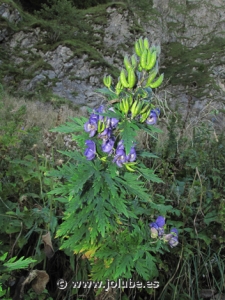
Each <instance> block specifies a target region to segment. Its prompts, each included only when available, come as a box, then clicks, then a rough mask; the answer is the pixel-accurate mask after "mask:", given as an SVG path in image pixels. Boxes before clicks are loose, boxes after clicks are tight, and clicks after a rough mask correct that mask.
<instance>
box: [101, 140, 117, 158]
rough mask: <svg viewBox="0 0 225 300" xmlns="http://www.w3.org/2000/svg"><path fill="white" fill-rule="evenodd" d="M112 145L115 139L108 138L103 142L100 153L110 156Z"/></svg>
mask: <svg viewBox="0 0 225 300" xmlns="http://www.w3.org/2000/svg"><path fill="white" fill-rule="evenodd" d="M114 143H115V139H114V138H113V137H112V138H109V139H108V140H106V141H103V144H102V151H103V152H106V153H109V154H111V153H112V149H113V146H114Z"/></svg>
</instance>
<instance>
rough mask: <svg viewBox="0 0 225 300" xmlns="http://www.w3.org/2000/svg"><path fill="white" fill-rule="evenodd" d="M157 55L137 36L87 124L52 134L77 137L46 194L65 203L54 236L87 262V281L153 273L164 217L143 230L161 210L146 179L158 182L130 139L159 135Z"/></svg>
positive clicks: (77, 120) (80, 122)
mask: <svg viewBox="0 0 225 300" xmlns="http://www.w3.org/2000/svg"><path fill="white" fill-rule="evenodd" d="M159 53H160V49H159V47H156V46H151V47H150V46H149V43H148V40H147V39H144V40H143V39H142V38H140V39H139V40H138V41H137V42H136V43H135V54H134V55H133V56H131V57H130V58H128V56H125V58H124V66H125V69H122V70H121V73H120V77H119V78H118V80H117V82H115V83H114V84H113V80H112V77H111V76H105V77H104V79H103V81H104V85H105V87H104V88H102V89H99V90H98V91H99V92H100V93H103V94H104V95H106V97H108V102H107V103H106V104H105V105H101V106H100V107H98V108H96V109H95V110H93V112H92V113H91V114H90V116H89V118H88V119H87V118H84V117H81V118H74V119H72V121H71V122H68V123H66V124H65V125H62V126H60V127H58V128H56V129H53V130H52V131H58V132H63V133H73V134H74V133H78V132H79V134H74V135H73V139H74V140H76V143H77V145H78V147H79V151H74V152H73V151H70V152H69V151H60V152H61V153H62V154H64V155H66V156H68V158H69V160H68V163H67V164H64V165H62V166H61V167H59V168H58V170H55V171H52V172H51V173H50V176H54V177H56V178H58V180H57V182H58V186H57V187H56V188H55V189H54V190H52V191H50V193H49V194H54V195H55V200H56V201H61V202H63V203H65V211H64V215H63V219H62V224H61V225H60V226H59V228H58V231H57V236H56V238H60V239H61V249H69V250H71V251H73V253H75V254H82V255H83V257H86V258H87V259H89V261H90V263H91V266H92V270H91V277H92V279H93V280H103V281H104V280H106V279H108V278H110V279H112V280H113V279H114V280H117V279H118V278H131V277H132V274H134V272H135V273H136V274H138V276H139V277H140V278H141V279H144V280H151V279H152V278H155V277H156V276H157V275H158V269H157V264H156V260H155V253H156V252H157V251H158V250H156V245H155V242H154V238H155V237H159V238H163V237H165V234H164V231H163V226H164V224H165V219H164V218H163V217H159V218H158V219H157V220H156V222H155V223H152V226H151V233H149V231H148V230H147V227H148V222H149V219H150V215H152V213H153V212H155V211H156V209H157V211H158V212H159V213H160V212H161V210H163V211H165V206H164V205H163V204H161V205H160V206H157V205H156V204H154V203H153V199H152V195H151V194H150V193H149V191H148V189H147V188H146V186H147V185H146V182H156V183H159V182H162V181H161V180H160V179H159V178H158V176H157V175H155V174H154V170H152V169H151V168H149V167H146V166H145V165H144V163H143V161H142V159H143V158H145V157H149V156H151V153H148V152H146V151H144V150H143V149H138V144H137V142H136V136H137V135H138V132H139V131H140V130H144V131H145V132H146V133H147V134H149V135H151V136H152V135H154V134H155V133H160V132H161V131H160V130H159V129H158V128H156V127H155V126H154V125H156V124H157V122H158V119H159V116H160V110H159V109H158V108H156V107H155V105H154V97H153V95H154V93H153V89H155V88H157V87H158V86H160V84H161V83H162V79H163V74H161V75H159V76H158V63H157V60H158V56H159ZM61 178H63V181H62V182H61V181H60V180H59V179H61ZM156 207H157V208H156ZM166 209H167V211H168V212H170V211H171V210H172V207H170V206H166ZM156 234H157V235H156ZM151 235H152V237H151ZM177 238H178V234H177V235H176V232H175V231H174V230H173V231H171V233H170V237H165V239H167V240H168V243H169V244H170V245H171V246H174V245H176V242H177V240H178V239H177ZM152 241H153V242H152Z"/></svg>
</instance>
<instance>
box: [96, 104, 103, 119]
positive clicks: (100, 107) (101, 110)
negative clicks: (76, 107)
mask: <svg viewBox="0 0 225 300" xmlns="http://www.w3.org/2000/svg"><path fill="white" fill-rule="evenodd" d="M94 112H95V113H98V114H101V113H104V112H105V109H104V105H100V106H99V108H97V109H94ZM97 117H98V120H99V121H103V120H104V116H101V115H97Z"/></svg>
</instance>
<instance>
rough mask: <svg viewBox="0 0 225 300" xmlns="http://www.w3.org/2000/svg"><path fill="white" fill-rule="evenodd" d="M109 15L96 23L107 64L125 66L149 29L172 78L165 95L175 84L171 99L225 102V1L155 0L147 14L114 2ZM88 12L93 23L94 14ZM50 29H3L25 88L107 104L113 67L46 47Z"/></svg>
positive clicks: (13, 14)
mask: <svg viewBox="0 0 225 300" xmlns="http://www.w3.org/2000/svg"><path fill="white" fill-rule="evenodd" d="M146 10H147V9H146ZM105 14H106V16H107V22H106V23H105V24H102V25H101V24H94V23H93V24H92V26H93V34H94V35H95V36H96V37H97V38H98V39H99V43H101V44H102V46H103V47H102V48H101V50H98V47H96V50H97V51H98V52H99V55H100V56H101V57H102V60H103V61H105V63H106V64H111V65H113V66H116V67H118V68H120V67H121V65H122V57H123V55H124V54H125V53H129V54H131V53H132V45H133V43H134V41H135V39H136V38H138V37H139V36H140V35H144V36H147V37H148V39H149V40H150V41H151V42H152V43H155V44H160V45H161V48H162V54H161V61H160V65H161V72H165V78H166V80H165V84H164V86H163V87H162V89H161V91H159V93H160V95H161V96H162V97H163V95H164V97H165V89H166V90H167V91H168V92H167V99H166V101H168V103H170V102H171V103H174V102H175V101H174V99H178V101H181V103H182V102H183V103H186V102H187V98H188V97H189V96H190V95H191V96H192V99H195V104H194V105H195V106H196V111H199V110H201V109H204V107H205V105H206V103H209V102H210V101H211V100H214V101H215V100H216V101H217V106H216V108H218V107H220V106H221V102H222V101H224V100H225V95H224V91H225V53H224V51H222V49H221V47H224V46H225V39H224V30H225V22H224V20H225V9H224V1H223V0H212V1H209V0H202V1H197V0H196V1H193V0H192V1H186V0H176V1H175V0H160V1H159V0H153V5H152V7H150V8H148V10H147V13H145V14H144V12H143V11H141V10H140V11H139V10H138V9H136V10H135V11H133V12H132V11H130V10H127V9H125V8H122V9H121V8H120V9H118V7H117V6H115V5H111V6H109V7H108V8H107V9H106V11H105ZM0 15H1V16H2V17H3V18H5V19H7V20H8V21H9V22H14V23H18V22H19V21H20V20H21V16H20V14H19V12H18V10H16V9H13V8H10V6H9V4H5V3H4V4H2V5H0ZM86 17H87V21H88V22H92V21H91V18H90V16H89V15H87V16H86ZM99 30H101V31H102V32H103V34H101V35H100V34H99ZM138 30H140V31H142V33H141V34H140V33H138ZM47 35H48V32H46V31H43V30H41V29H40V28H39V27H36V28H33V29H31V28H29V29H28V28H26V29H25V30H21V31H17V32H15V33H11V34H10V37H9V34H8V33H7V27H5V28H2V29H1V30H0V41H2V45H3V47H4V48H5V49H10V51H11V53H12V55H11V61H13V63H14V64H15V66H17V68H18V69H20V70H21V69H22V70H23V78H22V79H21V82H20V84H19V86H18V87H19V88H20V89H24V90H27V91H33V90H35V89H37V88H39V86H40V85H42V86H45V87H47V88H48V89H51V90H52V91H53V93H55V94H57V95H59V96H60V97H64V98H67V99H69V100H71V101H72V102H74V103H75V104H77V105H78V106H85V105H87V106H91V107H94V106H96V105H98V104H99V103H101V102H102V101H103V97H101V96H99V94H97V93H96V92H95V90H96V88H98V87H101V86H102V77H103V74H104V73H106V72H107V70H106V68H105V67H104V66H99V65H98V66H95V65H94V64H93V63H95V61H93V59H92V58H90V57H89V55H88V54H83V56H79V57H78V56H76V55H75V54H74V51H73V49H72V48H70V47H69V46H68V45H63V44H62V45H57V46H56V47H51V50H48V51H44V50H40V47H38V46H37V45H40V43H41V42H42V41H43V43H44V41H45V39H46V36H47ZM96 45H97V43H96ZM45 48H46V47H45ZM18 49H20V52H18ZM109 49H110V53H109V52H108V50H109ZM28 62H29V63H28ZM10 80H12V76H5V81H6V82H9V81H10ZM196 103H198V104H196ZM218 103H219V104H218ZM181 110H182V109H181Z"/></svg>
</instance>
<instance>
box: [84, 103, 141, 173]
mask: <svg viewBox="0 0 225 300" xmlns="http://www.w3.org/2000/svg"><path fill="white" fill-rule="evenodd" d="M109 110H112V111H113V108H109ZM104 112H105V109H104V106H103V105H101V106H100V107H99V108H98V109H96V110H94V112H93V113H92V114H91V115H90V118H89V120H88V122H86V123H85V124H84V130H85V131H86V132H88V133H89V137H93V136H95V134H96V133H98V138H99V139H101V140H102V145H101V150H102V151H103V152H105V153H107V154H108V155H111V154H113V153H114V154H115V156H114V159H113V162H115V163H116V164H117V165H118V166H119V167H122V164H124V163H127V162H133V161H135V160H136V157H137V155H136V151H135V149H134V147H132V148H131V150H130V153H129V154H128V155H126V153H125V147H124V145H123V141H122V140H121V141H120V142H119V143H118V144H117V148H116V149H115V148H114V145H115V142H116V139H115V137H114V136H113V130H114V129H115V128H116V126H117V124H118V123H119V120H118V119H116V118H108V117H104V116H102V115H101V113H104ZM86 146H87V148H86V150H85V152H84V155H85V156H86V158H87V159H88V160H92V159H94V158H95V155H96V145H95V142H94V141H91V140H87V141H86Z"/></svg>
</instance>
